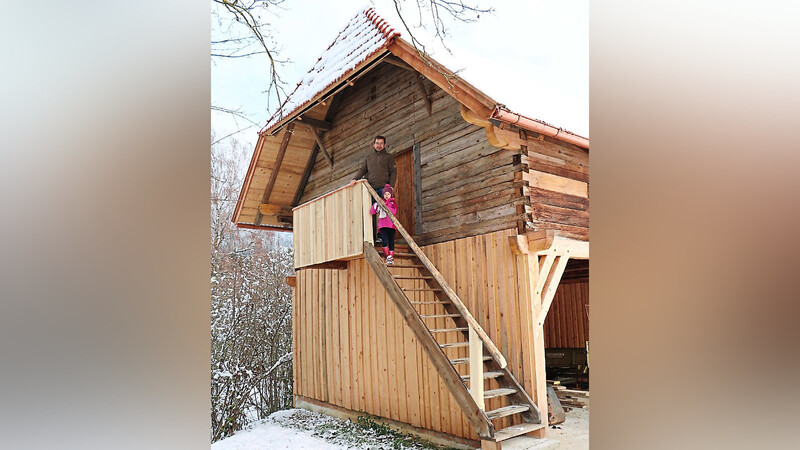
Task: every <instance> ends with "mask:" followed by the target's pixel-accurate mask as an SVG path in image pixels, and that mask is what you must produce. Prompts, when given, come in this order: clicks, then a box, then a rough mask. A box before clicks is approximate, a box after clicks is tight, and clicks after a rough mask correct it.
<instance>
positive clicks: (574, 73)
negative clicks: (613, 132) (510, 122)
mask: <svg viewBox="0 0 800 450" xmlns="http://www.w3.org/2000/svg"><path fill="white" fill-rule="evenodd" d="M473 1H475V2H476V4H477V5H479V6H488V5H490V6H492V7H493V8H494V9H495V11H494V13H491V14H482V15H481V17H480V19H479V20H478V21H477V22H474V23H459V22H455V21H452V20H449V21H447V22H446V23H445V25H446V26H447V28H448V31H449V36H448V37H446V43H447V44H448V47H450V50H452V54H449V53H448V52H447V51H446V50H444V49H443V48H441V45H440V44H438V43H437V42H436V40H435V39H433V38H430V37H428V34H427V32H426V31H425V30H419V29H412V31H413V32H414V33H415V36H417V38H418V39H420V40H421V41H422V44H423V45H425V46H426V49H427V50H428V52H429V53H430V54H431V56H432V57H433V58H434V59H436V60H437V61H439V62H441V63H443V64H444V65H445V66H446V67H448V68H449V69H451V70H454V71H461V72H459V74H460V75H461V76H462V77H463V78H464V79H465V80H466V81H468V82H469V83H471V84H473V85H474V86H475V87H476V88H478V89H479V90H481V91H483V92H484V93H486V94H487V95H489V96H490V97H492V98H493V99H494V100H495V101H497V102H499V103H503V104H505V105H506V106H507V107H508V108H510V109H511V110H512V111H514V112H517V113H520V114H523V115H526V116H528V117H532V118H535V119H539V120H543V121H545V122H547V123H549V124H551V125H554V126H557V127H561V128H565V129H567V130H570V131H572V132H574V133H577V134H580V135H582V136H586V137H589V2H588V0H520V1H517V0H513V1H511V0H504V1H503V2H489V1H486V0H473ZM414 3H415V2H414V1H413V0H411V1H410V2H408V1H407V2H406V3H405V4H404V10H403V12H404V14H406V13H407V14H406V21H407V22H408V23H409V25H410V26H412V25H414V24H415V23H416V21H415V18H416V17H417V15H416V10H415V9H414V8H415V7H414ZM369 6H372V7H374V8H375V9H376V11H377V12H378V14H379V15H380V16H381V17H383V18H384V19H386V20H387V21H389V22H390V23H392V24H393V25H395V29H397V30H398V31H400V33H401V37H403V38H404V39H406V40H407V41H409V40H410V39H409V38H408V36H407V34H408V33H407V31H406V30H405V29H403V28H402V25H401V24H400V22H399V19H398V18H397V14H396V12H395V10H394V6H393V2H392V1H391V0H373V1H369V0H337V1H335V2H331V1H325V0H287V1H285V2H284V3H282V4H281V5H280V6H279V7H278V8H276V9H274V11H275V12H272V10H271V11H269V12H267V13H265V14H262V19H263V20H266V21H267V22H268V23H270V29H271V30H273V38H274V40H275V42H276V43H277V44H278V48H279V52H278V58H279V59H288V60H290V62H288V63H286V64H284V65H283V67H281V68H280V69H279V70H280V74H281V76H282V78H283V80H284V81H285V82H286V89H287V90H288V91H291V90H292V89H293V88H294V86H295V85H296V84H297V82H298V81H299V80H300V79H301V78H302V76H303V75H304V74H305V73H306V72H307V71H308V70H309V69H310V68H311V66H312V65H313V64H314V62H315V61H316V59H317V58H318V57H319V56H321V55H322V53H323V51H324V50H325V49H326V48H327V47H328V46H329V45H330V44H331V42H333V40H334V39H335V38H336V35H337V34H338V33H339V32H340V31H341V30H342V29H343V28H344V27H345V26H346V25H347V23H348V22H349V20H350V19H351V18H352V17H353V16H354V15H355V14H356V13H358V11H360V10H361V9H362V8H364V7H369ZM215 28H216V29H218V28H219V27H218V26H217V24H216V23H214V16H212V39H215V38H218V37H219V34H218V33H217V32H216V31H215ZM267 67H268V66H267V60H266V57H264V56H263V55H262V56H255V57H250V58H236V59H220V58H215V59H212V61H211V101H212V105H214V106H218V107H223V108H226V109H235V110H240V111H241V112H242V113H243V114H244V115H246V116H247V117H248V118H249V119H250V120H252V121H253V122H255V123H257V124H258V126H252V124H251V123H250V122H248V121H247V120H244V119H241V118H234V117H232V116H230V115H228V114H222V113H217V112H212V129H213V130H214V131H215V132H216V136H217V138H220V137H222V136H226V135H228V134H230V133H233V132H235V131H236V130H238V129H241V128H244V127H246V126H251V127H250V128H249V129H247V130H245V131H243V132H241V133H238V134H236V135H235V136H236V138H237V139H238V140H239V141H240V142H243V143H244V144H245V146H246V147H248V148H253V146H254V145H255V142H256V139H257V131H258V130H259V129H260V128H261V126H263V125H264V124H265V123H266V121H267V119H268V118H269V117H270V115H271V113H272V112H273V111H274V108H275V105H274V104H271V105H270V106H271V108H270V110H268V109H267V98H266V94H265V93H264V91H265V90H266V87H267V78H266V70H267Z"/></svg>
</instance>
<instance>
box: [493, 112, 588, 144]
mask: <svg viewBox="0 0 800 450" xmlns="http://www.w3.org/2000/svg"><path fill="white" fill-rule="evenodd" d="M489 119H495V120H499V121H501V122H505V123H507V124H510V125H516V126H518V127H520V128H525V129H526V130H531V131H535V132H537V133H539V134H543V135H545V136H551V137H554V138H556V139H559V140H562V141H564V142H568V143H570V144H575V145H577V146H578V147H583V148H585V149H587V150H588V149H589V139H586V138H585V137H583V136H578V135H577V134H574V133H571V132H569V131H566V130H562V129H561V128H556V127H553V126H550V125H547V124H545V123H542V122H539V121H538V120H534V119H530V118H528V117H525V116H523V115H520V114H517V113H514V112H511V111H509V110H507V109H505V108H503V107H501V106H500V105H497V106H495V107H494V110H493V111H492V115H491V116H490V117H489Z"/></svg>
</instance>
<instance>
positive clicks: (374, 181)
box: [355, 149, 397, 190]
mask: <svg viewBox="0 0 800 450" xmlns="http://www.w3.org/2000/svg"><path fill="white" fill-rule="evenodd" d="M364 175H366V176H367V177H366V178H367V182H368V183H369V185H370V186H372V188H373V189H375V190H378V189H381V188H383V187H384V186H386V185H387V184H389V185H391V186H394V182H395V180H397V167H396V166H395V163H394V155H390V154H389V153H388V152H387V151H386V150H383V151H380V152H376V151H375V149H369V152H368V153H367V155H366V158H364V162H362V163H361V166H360V167H359V168H358V172H356V176H355V179H356V180H358V179H361V178H364Z"/></svg>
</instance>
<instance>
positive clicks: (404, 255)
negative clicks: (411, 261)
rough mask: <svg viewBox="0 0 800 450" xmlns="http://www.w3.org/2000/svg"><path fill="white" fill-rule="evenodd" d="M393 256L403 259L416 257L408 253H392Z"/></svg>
mask: <svg viewBox="0 0 800 450" xmlns="http://www.w3.org/2000/svg"><path fill="white" fill-rule="evenodd" d="M394 256H400V257H403V258H411V257H414V258H416V257H417V255H415V254H414V253H408V252H394Z"/></svg>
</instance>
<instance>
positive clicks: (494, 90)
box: [260, 7, 588, 136]
mask: <svg viewBox="0 0 800 450" xmlns="http://www.w3.org/2000/svg"><path fill="white" fill-rule="evenodd" d="M385 17H390V19H389V20H386V19H384V18H382V17H381V16H379V15H378V14H377V13H376V12H375V9H374V8H372V7H370V8H363V9H362V10H361V11H359V12H358V14H356V15H355V17H353V18H352V19H351V20H350V22H349V23H348V24H347V26H346V27H345V28H344V29H343V30H342V31H341V32H339V35H338V36H336V39H334V41H333V43H332V44H331V45H330V46H328V48H327V49H326V50H325V51H324V52H323V53H322V56H320V57H319V58H318V59H317V62H316V63H315V64H314V66H313V67H312V68H311V69H310V70H309V71H308V72H307V73H306V74H305V75H304V76H303V78H302V80H301V81H300V82H299V83H298V84H297V87H296V88H295V89H294V91H292V93H291V94H289V95H288V96H287V98H286V100H285V101H284V102H283V104H282V105H281V107H280V108H278V110H277V111H276V112H275V113H274V114H273V115H272V117H270V119H269V120H268V121H267V124H266V125H265V126H264V128H262V129H261V131H260V133H263V132H264V131H266V130H269V129H270V128H272V127H274V126H275V125H277V124H278V123H280V121H281V120H282V119H283V118H285V117H290V116H292V115H293V114H295V113H296V112H298V111H299V110H301V109H302V108H303V107H305V106H306V105H307V104H308V103H309V102H310V101H311V100H313V99H314V97H315V96H316V95H318V94H319V93H321V92H323V91H325V90H326V89H327V88H328V87H330V86H331V85H333V84H334V83H337V82H339V81H341V80H342V78H343V77H344V75H346V74H347V73H348V72H349V71H350V70H352V69H354V68H355V67H357V66H358V65H359V64H360V63H363V62H364V61H366V60H368V59H369V58H370V57H372V56H373V55H375V53H377V52H379V51H381V50H382V49H383V48H385V47H386V46H388V45H389V43H390V42H391V40H392V39H393V38H394V37H396V36H400V33H399V32H398V31H395V29H396V28H397V29H399V28H402V24H401V23H400V22H397V21H396V19H394V18H392V17H391V16H385ZM414 35H415V37H416V38H417V39H419V40H421V41H424V42H425V43H426V51H428V53H429V55H430V56H431V57H432V58H435V60H436V61H437V62H439V63H440V64H442V65H444V66H445V67H447V68H448V69H450V70H453V71H455V73H456V74H457V75H458V76H459V77H460V78H462V79H464V80H465V81H467V82H469V83H470V84H472V85H473V86H474V87H476V88H478V89H479V90H481V91H482V92H483V93H484V94H486V95H488V96H489V97H490V98H491V99H493V101H495V102H497V103H498V106H503V107H505V108H506V109H508V110H513V112H515V113H521V114H522V115H524V116H526V117H528V118H531V119H532V120H534V121H536V122H540V123H543V124H546V125H550V126H553V127H555V128H559V129H562V128H560V127H559V126H558V125H555V124H553V123H550V122H549V121H544V120H541V119H538V118H535V117H536V116H542V115H552V113H553V112H554V111H553V110H552V106H553V105H560V104H562V103H563V101H561V100H560V99H558V98H557V97H553V96H552V95H551V93H550V91H551V89H548V87H547V86H544V85H536V84H535V83H532V82H531V80H530V79H529V77H527V76H526V74H525V73H524V72H519V71H517V70H515V69H514V67H513V65H503V64H500V63H498V62H497V61H493V60H492V59H491V57H487V56H486V55H480V54H475V53H474V52H471V51H469V50H468V49H465V48H463V47H458V46H456V45H455V44H453V43H448V44H447V47H448V49H445V48H444V47H443V46H442V43H440V42H439V40H438V38H436V37H433V36H431V35H430V34H429V33H427V32H426V31H425V30H422V29H415V31H414ZM429 47H430V48H429ZM429 50H433V51H429ZM516 63H519V61H516ZM498 72H500V73H502V75H501V76H500V77H498ZM501 79H502V82H500V80H501ZM534 92H535V93H536V95H535V97H533V98H535V99H536V101H531V93H534ZM545 99H546V101H544V100H545ZM500 100H502V101H509V100H510V101H511V104H507V103H500ZM506 105H508V106H506ZM548 105H549V108H550V109H548ZM520 106H522V108H521V109H517V108H519V107H520ZM568 107H569V106H568ZM571 107H573V108H574V107H575V106H571ZM537 109H538V111H537ZM523 111H527V112H528V114H525V113H524V112H523ZM548 111H549V112H550V114H548ZM555 112H558V111H555ZM531 113H533V115H530V114H531ZM561 116H562V117H560V119H561V120H557V122H561V121H563V113H562V114H561ZM574 125H575V124H574V123H573V126H574ZM580 128H583V127H580ZM562 130H563V131H566V132H567V133H569V134H575V135H578V136H581V135H583V136H588V129H586V130H584V129H580V130H578V131H580V133H574V132H572V131H567V130H566V129H562Z"/></svg>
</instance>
